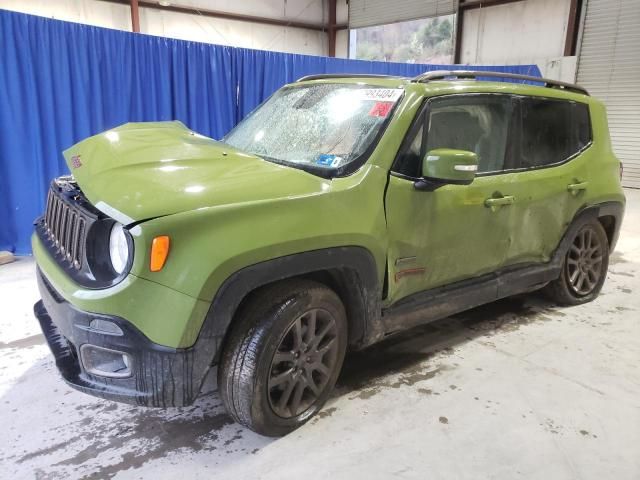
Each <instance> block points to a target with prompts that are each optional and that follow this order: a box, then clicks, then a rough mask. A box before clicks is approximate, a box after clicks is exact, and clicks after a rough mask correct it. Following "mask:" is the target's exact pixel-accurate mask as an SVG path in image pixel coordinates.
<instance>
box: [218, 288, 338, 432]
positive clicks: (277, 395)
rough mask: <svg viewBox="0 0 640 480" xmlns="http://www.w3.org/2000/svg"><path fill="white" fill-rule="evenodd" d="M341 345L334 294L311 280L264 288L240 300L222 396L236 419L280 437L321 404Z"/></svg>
mask: <svg viewBox="0 0 640 480" xmlns="http://www.w3.org/2000/svg"><path fill="white" fill-rule="evenodd" d="M312 325H313V326H315V328H312ZM323 331H324V336H323V337H322V338H320V337H321V334H322V333H323ZM313 332H315V334H316V336H315V337H313V336H312V333H313ZM314 345H315V346H314ZM346 348H347V319H346V314H345V309H344V306H343V304H342V302H341V301H340V298H339V297H338V296H337V295H336V294H335V292H333V291H332V290H330V289H329V288H327V287H325V286H324V285H322V284H320V283H317V282H313V281H309V280H285V281H283V282H279V283H277V284H274V285H272V286H267V287H264V288H262V289H260V290H258V291H257V292H255V293H253V294H251V296H250V297H249V298H248V299H247V301H246V302H244V304H243V306H242V307H241V308H240V310H239V312H238V315H237V316H236V320H235V324H234V325H233V327H232V329H231V331H230V333H229V335H228V337H227V339H226V341H225V346H224V350H223V352H222V357H221V362H220V367H219V369H218V387H219V391H220V396H221V398H222V401H223V403H224V405H225V407H226V409H227V411H228V412H229V414H230V415H231V416H232V417H233V418H234V419H235V420H236V421H237V422H238V423H240V424H242V425H244V426H246V427H248V428H250V429H251V430H253V431H255V432H257V433H260V434H262V435H267V436H281V435H285V434H287V433H289V432H291V431H293V430H295V429H296V428H298V427H300V426H301V425H303V424H304V423H305V422H307V421H308V420H309V419H310V418H311V417H313V415H315V414H316V413H317V412H318V411H319V410H320V409H321V408H322V406H323V405H324V403H325V402H326V401H327V399H328V398H329V395H330V394H331V391H332V390H333V387H334V385H335V382H336V380H337V378H338V374H339V373H340V369H341V367H342V362H343V360H344V355H345V351H346ZM322 351H324V353H322ZM276 352H277V353H278V355H277V356H276ZM296 354H297V355H296ZM312 387H313V388H312ZM287 394H288V398H284V397H285V396H286V395H287ZM296 400H297V403H296Z"/></svg>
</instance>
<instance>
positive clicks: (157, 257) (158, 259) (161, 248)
mask: <svg viewBox="0 0 640 480" xmlns="http://www.w3.org/2000/svg"><path fill="white" fill-rule="evenodd" d="M169 244H170V241H169V237H168V236H167V235H161V236H159V237H156V238H154V239H153V241H152V242H151V261H150V262H149V269H150V270H151V271H152V272H159V271H160V270H162V267H164V262H166V261H167V257H168V256H169Z"/></svg>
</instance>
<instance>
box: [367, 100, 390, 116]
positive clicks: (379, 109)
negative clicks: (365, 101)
mask: <svg viewBox="0 0 640 480" xmlns="http://www.w3.org/2000/svg"><path fill="white" fill-rule="evenodd" d="M392 108H393V103H391V102H376V103H375V104H374V105H373V107H372V108H371V110H369V116H370V117H382V118H385V117H386V116H387V115H389V112H390V111H391V109H392Z"/></svg>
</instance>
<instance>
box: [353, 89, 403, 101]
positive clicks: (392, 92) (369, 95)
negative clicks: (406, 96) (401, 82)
mask: <svg viewBox="0 0 640 480" xmlns="http://www.w3.org/2000/svg"><path fill="white" fill-rule="evenodd" d="M357 92H358V98H360V99H361V100H377V101H379V102H396V101H397V100H398V99H399V98H400V96H401V95H402V89H401V88H362V89H359V90H357Z"/></svg>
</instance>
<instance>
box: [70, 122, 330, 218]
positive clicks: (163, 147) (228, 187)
mask: <svg viewBox="0 0 640 480" xmlns="http://www.w3.org/2000/svg"><path fill="white" fill-rule="evenodd" d="M64 157H65V160H66V162H67V165H68V166H69V169H70V170H71V173H72V174H73V176H74V177H75V179H76V181H77V182H78V185H79V186H80V188H81V189H82V191H83V193H84V195H85V196H86V197H87V199H88V200H89V201H90V202H91V203H92V204H93V205H94V206H95V207H96V208H98V209H99V210H101V211H102V212H104V213H105V214H107V215H109V216H110V217H112V218H114V219H116V220H118V221H119V222H121V223H124V224H125V225H126V224H129V223H133V222H137V221H140V220H146V219H149V218H154V217H158V216H162V215H170V214H173V213H179V212H184V211H188V210H194V209H197V208H204V207H213V206H218V205H225V204H233V203H243V202H253V201H260V200H270V199H276V198H280V197H295V196H304V195H313V194H317V193H321V192H323V191H326V190H327V188H328V185H329V184H330V181H329V180H325V179H322V178H320V177H316V176H314V175H311V174H310V173H307V172H304V171H302V170H298V169H295V168H291V167H286V166H282V165H277V164H274V163H271V162H268V161H266V160H263V159H261V158H259V157H256V156H255V155H250V154H247V153H244V152H242V151H240V150H237V149H234V148H233V147H230V146H229V145H226V144H224V143H220V142H216V141H215V140H212V139H211V138H208V137H205V136H202V135H199V134H196V133H194V132H192V131H190V130H189V129H187V128H186V127H185V126H184V125H183V124H182V123H180V122H155V123H127V124H125V125H122V126H120V127H118V128H114V129H113V130H109V131H107V132H104V133H101V134H99V135H95V136H93V137H90V138H88V139H86V140H83V141H82V142H80V143H78V144H76V145H74V146H73V147H71V148H69V149H68V150H65V151H64Z"/></svg>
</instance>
